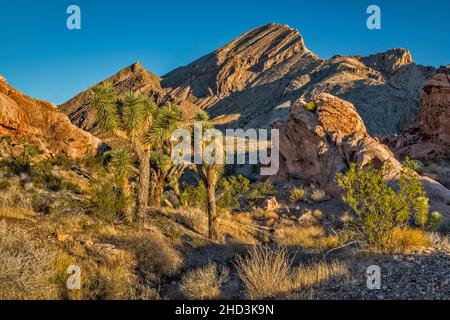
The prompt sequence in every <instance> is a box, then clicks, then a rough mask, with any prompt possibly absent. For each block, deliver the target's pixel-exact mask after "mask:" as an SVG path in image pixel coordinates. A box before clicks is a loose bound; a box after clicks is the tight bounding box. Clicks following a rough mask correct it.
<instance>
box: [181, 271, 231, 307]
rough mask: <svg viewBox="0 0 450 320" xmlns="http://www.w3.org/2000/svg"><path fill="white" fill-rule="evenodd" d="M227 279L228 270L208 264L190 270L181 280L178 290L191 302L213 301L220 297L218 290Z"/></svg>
mask: <svg viewBox="0 0 450 320" xmlns="http://www.w3.org/2000/svg"><path fill="white" fill-rule="evenodd" d="M228 279H229V270H228V268H226V267H218V266H217V264H215V263H213V262H210V263H208V264H207V265H206V266H203V267H200V268H197V269H194V270H190V271H188V272H187V273H185V274H184V275H183V276H182V278H181V284H180V290H181V292H182V293H183V294H184V296H185V297H186V298H188V299H191V300H213V299H218V298H219V297H220V288H221V286H222V285H223V284H224V283H225V282H227V281H228Z"/></svg>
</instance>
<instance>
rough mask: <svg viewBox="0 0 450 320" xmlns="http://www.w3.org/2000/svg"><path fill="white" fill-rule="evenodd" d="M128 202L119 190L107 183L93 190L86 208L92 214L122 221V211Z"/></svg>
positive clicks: (123, 216) (123, 213) (112, 184)
mask: <svg viewBox="0 0 450 320" xmlns="http://www.w3.org/2000/svg"><path fill="white" fill-rule="evenodd" d="M128 201H129V199H126V198H125V197H124V196H123V195H122V192H120V188H118V187H117V186H116V185H115V184H114V183H112V182H110V181H107V182H104V183H102V184H100V185H99V186H98V187H94V188H93V190H92V192H91V196H90V200H89V202H88V207H89V208H90V211H91V212H92V213H93V214H97V215H100V216H102V217H105V218H109V219H113V220H114V219H123V218H126V217H125V212H124V211H125V209H126V207H127V204H128Z"/></svg>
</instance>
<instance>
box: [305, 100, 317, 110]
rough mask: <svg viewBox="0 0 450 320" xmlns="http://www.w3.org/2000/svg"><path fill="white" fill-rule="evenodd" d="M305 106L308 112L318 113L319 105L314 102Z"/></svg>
mask: <svg viewBox="0 0 450 320" xmlns="http://www.w3.org/2000/svg"><path fill="white" fill-rule="evenodd" d="M303 106H304V107H305V109H306V110H308V111H310V112H316V111H317V105H316V104H315V103H314V101H310V102H308V103H305V104H304V105H303Z"/></svg>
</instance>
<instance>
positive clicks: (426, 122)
mask: <svg viewBox="0 0 450 320" xmlns="http://www.w3.org/2000/svg"><path fill="white" fill-rule="evenodd" d="M384 141H385V142H386V143H388V144H389V145H390V146H391V148H392V149H393V150H394V151H395V152H396V153H397V154H398V155H399V156H400V157H404V156H410V157H412V158H413V159H417V160H440V159H442V158H446V157H448V156H449V155H450V76H449V75H447V74H444V73H440V74H437V75H435V76H434V77H433V78H432V79H431V80H429V81H428V82H427V83H426V84H425V86H424V87H423V94H422V111H421V114H420V119H419V121H418V123H416V124H415V125H413V126H411V127H410V128H408V129H407V130H406V131H405V132H403V134H402V135H399V136H389V137H386V138H384Z"/></svg>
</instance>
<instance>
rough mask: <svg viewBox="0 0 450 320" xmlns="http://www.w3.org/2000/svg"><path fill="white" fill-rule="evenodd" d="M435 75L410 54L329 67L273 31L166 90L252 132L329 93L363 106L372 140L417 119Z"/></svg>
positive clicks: (290, 35)
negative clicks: (423, 94)
mask: <svg viewBox="0 0 450 320" xmlns="http://www.w3.org/2000/svg"><path fill="white" fill-rule="evenodd" d="M435 72H436V70H435V69H434V68H432V67H423V66H419V65H416V64H415V63H414V62H413V60H412V57H411V54H410V52H409V51H407V50H405V49H394V50H390V51H387V52H384V53H379V54H375V55H372V56H368V57H363V56H349V57H342V56H335V57H333V58H331V59H329V60H327V59H321V58H319V57H318V56H316V55H315V54H314V53H312V52H311V51H310V50H308V48H307V47H306V45H305V43H304V40H303V38H302V36H301V35H300V33H299V32H298V31H297V30H294V29H292V28H290V27H288V26H283V25H278V24H273V23H272V24H268V25H265V26H262V27H260V28H257V29H255V30H252V31H250V32H247V33H245V34H244V35H242V36H241V37H239V38H238V39H236V40H234V41H232V42H231V43H229V44H227V45H226V46H224V47H223V48H220V49H218V50H216V51H215V52H213V53H211V54H209V55H207V56H205V57H203V58H200V59H199V60H197V61H195V62H193V63H191V64H190V65H188V66H186V67H182V68H178V69H176V70H174V71H172V72H170V73H168V74H167V75H165V76H163V77H162V78H163V81H162V87H163V88H167V89H168V90H169V92H170V93H171V94H172V95H175V96H177V97H179V98H180V99H187V100H189V101H191V102H193V103H195V104H197V105H199V106H200V107H202V108H206V109H207V110H208V112H210V114H211V115H212V116H214V117H217V116H222V117H223V118H224V123H226V120H228V122H229V123H228V124H226V126H227V127H245V128H249V127H253V128H257V127H267V126H268V125H269V124H270V123H271V122H273V121H274V120H277V119H280V118H284V117H286V116H287V114H288V113H289V108H290V107H291V106H292V105H293V101H296V100H297V99H299V98H305V99H309V98H311V97H313V96H315V95H317V94H319V93H322V92H328V93H331V94H333V95H336V96H338V97H341V98H343V99H345V100H347V101H350V102H352V103H354V104H355V105H357V106H358V112H359V113H360V114H361V116H362V118H363V119H364V121H365V122H366V124H367V127H368V130H369V132H370V133H371V134H392V133H398V132H402V131H403V130H404V129H405V128H407V127H408V126H409V125H410V124H411V123H413V122H414V121H415V120H416V119H417V117H418V114H419V108H420V103H419V100H420V88H421V87H422V85H423V83H424V82H425V81H426V79H427V78H429V77H430V76H432V75H433V74H434V73H435Z"/></svg>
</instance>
